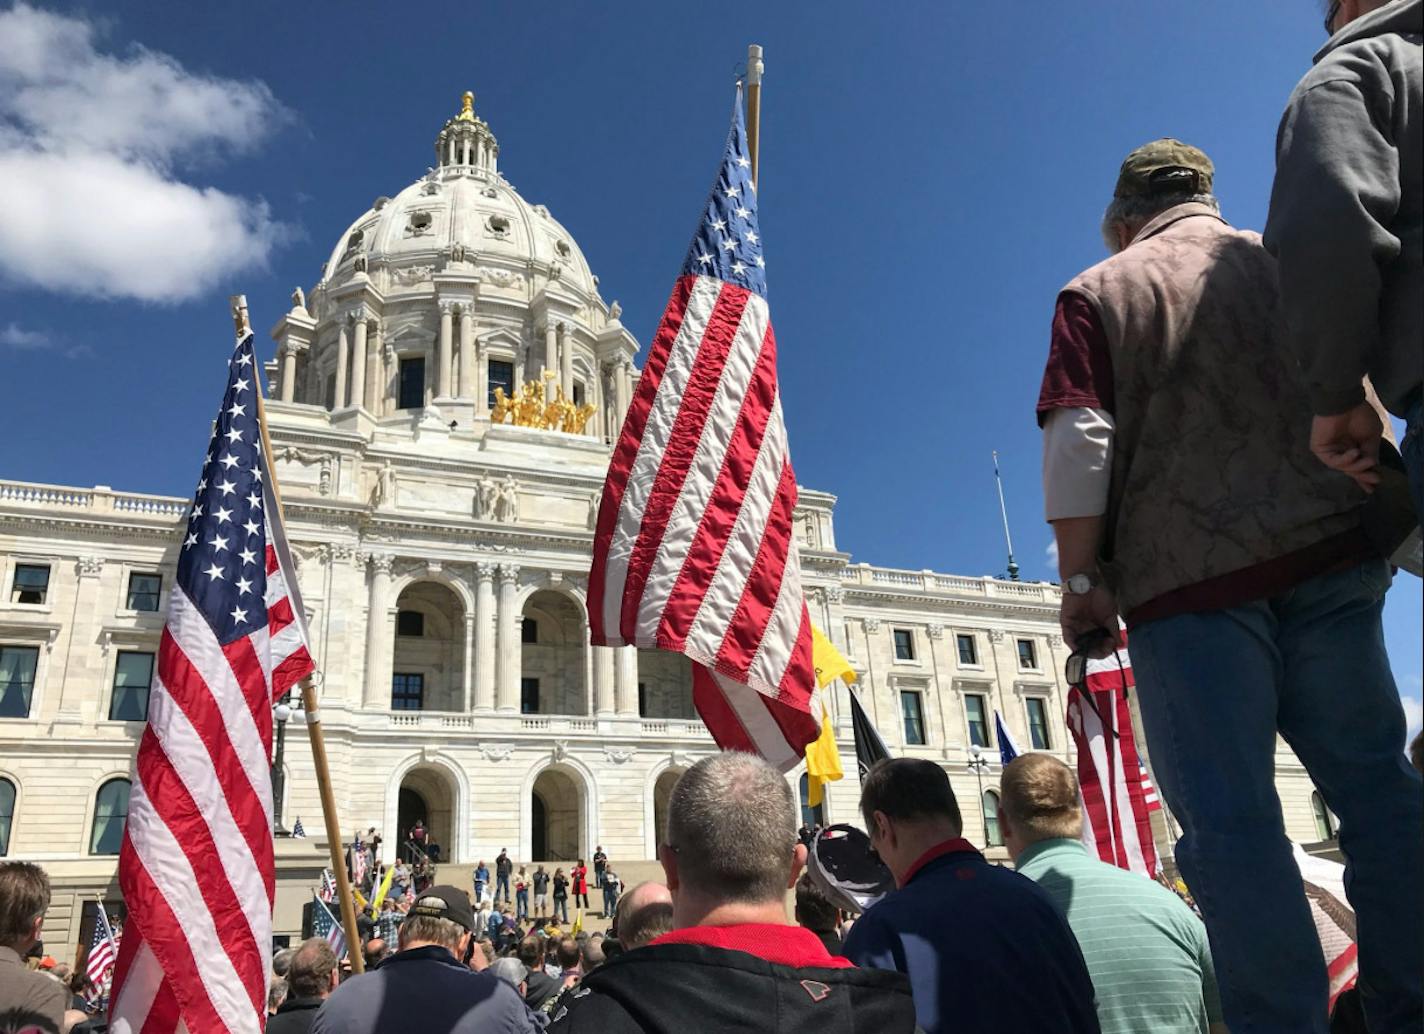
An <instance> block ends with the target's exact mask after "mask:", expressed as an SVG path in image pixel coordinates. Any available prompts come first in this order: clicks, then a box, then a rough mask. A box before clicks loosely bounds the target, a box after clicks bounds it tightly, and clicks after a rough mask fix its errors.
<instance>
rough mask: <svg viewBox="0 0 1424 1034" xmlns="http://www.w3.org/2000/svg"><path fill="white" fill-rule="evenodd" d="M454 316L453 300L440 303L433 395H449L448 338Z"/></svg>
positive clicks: (446, 396)
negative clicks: (438, 351)
mask: <svg viewBox="0 0 1424 1034" xmlns="http://www.w3.org/2000/svg"><path fill="white" fill-rule="evenodd" d="M454 317H455V305H454V303H453V302H441V303H440V354H439V356H438V357H437V358H436V366H435V397H436V398H441V399H446V398H449V397H450V347H451V345H450V338H451V331H452V329H453V323H454Z"/></svg>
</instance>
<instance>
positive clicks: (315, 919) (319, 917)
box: [312, 898, 346, 959]
mask: <svg viewBox="0 0 1424 1034" xmlns="http://www.w3.org/2000/svg"><path fill="white" fill-rule="evenodd" d="M312 936H313V937H325V938H326V943H327V944H329V945H331V950H332V951H333V952H335V953H336V957H337V958H338V959H339V958H341V957H342V956H343V955H345V954H346V931H344V930H343V929H342V928H341V924H340V923H338V922H337V921H336V917H335V916H334V915H332V914H331V909H329V908H327V907H326V904H325V902H323V901H322V900H321V898H317V899H316V900H315V901H313V902H312Z"/></svg>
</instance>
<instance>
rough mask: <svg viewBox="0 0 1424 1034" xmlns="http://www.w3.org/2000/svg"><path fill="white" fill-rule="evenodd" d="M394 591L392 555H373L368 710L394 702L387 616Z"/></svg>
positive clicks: (368, 618) (368, 617) (368, 613)
mask: <svg viewBox="0 0 1424 1034" xmlns="http://www.w3.org/2000/svg"><path fill="white" fill-rule="evenodd" d="M390 590H391V556H390V554H389V553H373V554H371V596H370V601H369V609H368V610H367V611H366V695H365V706H366V707H372V708H381V709H385V708H388V707H390V703H391V678H390V674H389V673H388V672H387V671H386V668H387V662H386V657H387V648H388V647H389V646H390V642H391V635H392V629H391V626H390V615H389V614H388V613H387V611H388V609H389V607H390V604H389V603H388V602H387V597H388V596H389V595H390Z"/></svg>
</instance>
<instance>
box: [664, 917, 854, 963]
mask: <svg viewBox="0 0 1424 1034" xmlns="http://www.w3.org/2000/svg"><path fill="white" fill-rule="evenodd" d="M652 943H653V944H705V945H707V946H708V947H709V948H726V949H729V950H730V951H741V952H746V953H747V954H748V955H755V956H756V957H757V958H759V959H765V960H766V961H767V962H774V963H776V964H777V965H780V966H794V967H796V968H798V969H800V968H805V967H808V966H815V967H819V968H821V969H854V968H855V963H853V962H851V961H850V959H846V958H842V957H841V956H839V955H832V954H831V953H830V952H828V951H827V950H826V946H825V945H824V944H822V943H821V939H820V938H819V937H817V936H816V935H815V934H814V933H812V932H811V931H810V930H807V929H806V928H805V927H803V926H785V925H782V924H780V923H738V924H736V925H734V926H689V927H685V928H683V929H681V930H674V931H672V932H671V933H665V934H663V935H662V936H661V937H659V938H657V939H656V940H654V941H653V942H652Z"/></svg>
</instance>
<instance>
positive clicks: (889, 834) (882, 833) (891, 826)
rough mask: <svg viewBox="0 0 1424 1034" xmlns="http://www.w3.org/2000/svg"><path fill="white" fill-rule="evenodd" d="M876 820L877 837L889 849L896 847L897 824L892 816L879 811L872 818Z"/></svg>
mask: <svg viewBox="0 0 1424 1034" xmlns="http://www.w3.org/2000/svg"><path fill="white" fill-rule="evenodd" d="M870 817H871V818H872V819H874V820H875V836H876V839H878V840H880V841H881V843H883V844H885V845H886V846H888V847H894V846H895V823H894V822H893V821H891V819H890V816H889V815H886V814H885V813H884V812H883V811H877V812H875V813H874V814H872V815H871V816H870Z"/></svg>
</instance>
